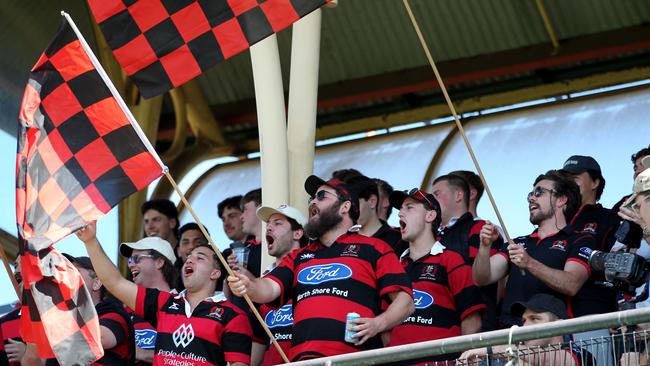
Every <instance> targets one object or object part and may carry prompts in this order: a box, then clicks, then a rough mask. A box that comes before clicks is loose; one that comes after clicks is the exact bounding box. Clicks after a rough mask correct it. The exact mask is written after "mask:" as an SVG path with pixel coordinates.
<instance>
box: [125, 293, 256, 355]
mask: <svg viewBox="0 0 650 366" xmlns="http://www.w3.org/2000/svg"><path fill="white" fill-rule="evenodd" d="M184 294H185V293H184V292H181V293H180V294H172V293H169V292H163V291H159V290H157V289H151V288H144V287H138V295H137V298H136V309H135V313H136V315H138V316H140V317H142V318H144V320H146V321H148V322H150V323H151V324H152V325H153V326H155V327H156V331H157V336H156V346H155V350H154V359H153V364H154V365H161V366H162V365H181V364H191V365H226V363H228V362H230V363H233V362H243V363H247V364H248V363H250V350H251V327H250V323H249V322H248V318H247V317H246V315H245V314H244V313H243V312H242V311H241V310H239V309H238V308H237V307H236V306H234V305H233V304H232V303H230V302H229V301H227V300H225V299H223V298H217V297H210V298H207V299H205V300H203V301H202V302H201V303H199V305H198V306H197V307H196V308H195V309H194V311H190V306H189V303H187V302H186V301H185V296H184ZM222 299H223V300H222Z"/></svg>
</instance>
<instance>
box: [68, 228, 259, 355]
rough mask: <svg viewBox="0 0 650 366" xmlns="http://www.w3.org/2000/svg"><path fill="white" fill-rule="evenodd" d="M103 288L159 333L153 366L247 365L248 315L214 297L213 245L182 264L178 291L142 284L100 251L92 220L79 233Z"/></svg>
mask: <svg viewBox="0 0 650 366" xmlns="http://www.w3.org/2000/svg"><path fill="white" fill-rule="evenodd" d="M77 236H78V237H79V239H80V240H81V241H83V242H84V244H85V245H86V249H87V250H88V255H89V256H90V259H91V261H92V264H93V267H94V268H95V271H96V272H97V275H98V276H99V279H100V280H101V281H102V283H103V284H104V286H106V288H107V289H108V290H109V291H110V292H111V293H112V294H113V295H114V296H115V297H117V298H118V299H119V300H120V301H122V302H123V303H124V304H125V305H126V306H128V307H130V308H131V309H134V310H135V313H136V315H138V316H140V317H142V318H144V319H145V320H147V321H148V322H150V323H151V324H153V325H154V326H156V331H157V332H158V335H157V337H156V347H155V351H154V359H153V364H154V365H168V364H181V363H183V362H189V363H188V364H191V363H193V362H195V361H200V362H201V364H202V365H224V366H225V365H226V363H227V362H228V363H230V365H232V366H244V365H248V364H250V350H251V336H252V331H251V328H250V323H249V322H248V318H247V317H246V315H245V314H244V313H243V312H242V311H241V310H239V309H238V308H237V307H236V306H235V305H233V304H232V303H231V302H229V301H228V300H226V299H225V297H223V296H215V288H216V286H217V281H218V280H219V278H220V276H221V270H220V263H219V261H218V259H217V256H216V254H215V253H214V251H213V250H212V248H211V247H210V246H208V245H199V246H197V247H196V248H194V249H193V250H192V252H191V253H190V255H189V256H188V257H187V260H186V261H185V264H183V268H182V271H183V272H182V273H183V284H184V285H185V290H183V291H182V292H181V293H180V294H172V293H170V292H163V291H159V290H157V289H154V288H145V287H141V286H138V285H136V284H134V283H133V282H130V281H128V280H127V279H125V278H124V277H122V275H121V274H120V272H119V271H118V269H117V267H115V265H114V264H113V263H112V262H111V261H110V259H109V258H108V256H106V253H104V250H103V249H102V247H101V245H100V244H99V241H97V237H96V227H95V223H90V224H88V226H86V227H85V228H83V229H80V230H79V231H77Z"/></svg>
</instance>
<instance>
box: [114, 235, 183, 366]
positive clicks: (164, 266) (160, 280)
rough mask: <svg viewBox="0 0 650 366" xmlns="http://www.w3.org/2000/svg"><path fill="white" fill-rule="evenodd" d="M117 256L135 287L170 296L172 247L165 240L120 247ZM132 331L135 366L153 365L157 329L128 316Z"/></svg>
mask: <svg viewBox="0 0 650 366" xmlns="http://www.w3.org/2000/svg"><path fill="white" fill-rule="evenodd" d="M120 254H122V255H123V256H124V257H126V258H127V261H128V266H129V271H130V272H131V276H132V277H133V282H134V283H135V284H136V285H139V286H143V287H146V288H155V289H158V290H160V291H165V292H169V291H171V290H172V289H173V288H174V287H175V282H176V280H177V278H178V276H177V274H176V269H175V268H176V267H175V265H174V264H175V262H176V255H175V254H174V250H173V249H172V246H171V244H169V242H167V241H166V240H164V239H161V238H159V237H156V236H150V237H147V238H144V239H140V240H138V241H137V242H135V243H122V244H121V245H120ZM131 321H132V322H133V328H134V329H135V346H136V347H135V359H136V361H137V364H138V365H147V364H150V363H151V362H152V361H153V357H154V346H155V345H156V337H157V335H158V333H157V332H156V327H154V326H153V325H151V324H150V323H149V322H147V321H146V320H144V319H142V318H141V317H139V316H137V315H135V314H134V313H133V312H131Z"/></svg>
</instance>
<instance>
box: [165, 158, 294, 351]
mask: <svg viewBox="0 0 650 366" xmlns="http://www.w3.org/2000/svg"><path fill="white" fill-rule="evenodd" d="M165 176H166V177H167V179H169V183H171V185H172V186H173V187H174V190H175V191H176V193H177V194H178V195H179V196H180V197H181V201H183V204H184V205H185V207H187V210H188V211H189V212H190V214H191V215H192V217H193V218H194V221H196V223H197V224H198V225H199V228H200V229H201V232H202V233H203V236H205V237H206V238H207V239H208V242H210V246H211V247H212V249H213V250H214V253H215V254H216V255H217V257H218V258H219V261H220V262H221V265H223V268H224V269H225V270H226V272H228V274H229V275H231V276H235V272H233V270H232V269H231V268H230V266H229V265H228V262H227V261H226V259H225V258H224V257H223V256H222V255H221V251H219V248H218V247H217V244H215V242H214V240H212V237H211V236H210V234H208V231H207V230H206V229H205V227H204V226H203V223H202V222H201V220H200V219H199V216H198V215H197V214H196V212H194V209H192V206H190V203H189V202H188V201H187V199H186V198H185V195H184V194H183V192H182V191H181V189H180V188H179V187H178V185H177V184H176V181H174V178H172V176H171V175H170V174H169V172H168V171H167V170H165ZM243 297H244V300H246V303H247V304H248V306H249V307H250V308H251V311H252V312H253V314H254V315H255V317H256V318H257V320H258V321H259V322H260V324H262V327H263V328H264V331H265V332H266V335H267V336H269V339H271V342H273V345H274V346H275V348H276V349H277V350H278V353H280V356H282V359H283V360H284V362H286V363H289V359H288V358H287V356H286V355H285V354H284V351H282V348H281V347H280V345H279V344H278V341H276V340H275V337H274V336H273V334H272V333H271V330H270V329H269V327H268V326H267V325H266V322H264V319H262V316H261V315H260V313H259V312H258V311H257V309H256V308H255V305H254V304H253V301H251V299H250V297H248V295H247V294H244V296H243Z"/></svg>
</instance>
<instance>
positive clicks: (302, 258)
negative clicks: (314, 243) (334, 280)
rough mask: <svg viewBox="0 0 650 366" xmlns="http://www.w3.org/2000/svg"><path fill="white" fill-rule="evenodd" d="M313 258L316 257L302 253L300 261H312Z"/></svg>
mask: <svg viewBox="0 0 650 366" xmlns="http://www.w3.org/2000/svg"><path fill="white" fill-rule="evenodd" d="M314 257H316V254H314V253H303V254H301V255H300V259H301V260H305V259H314Z"/></svg>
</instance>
